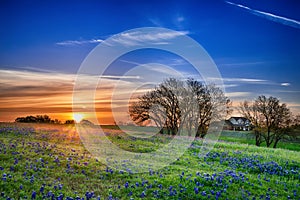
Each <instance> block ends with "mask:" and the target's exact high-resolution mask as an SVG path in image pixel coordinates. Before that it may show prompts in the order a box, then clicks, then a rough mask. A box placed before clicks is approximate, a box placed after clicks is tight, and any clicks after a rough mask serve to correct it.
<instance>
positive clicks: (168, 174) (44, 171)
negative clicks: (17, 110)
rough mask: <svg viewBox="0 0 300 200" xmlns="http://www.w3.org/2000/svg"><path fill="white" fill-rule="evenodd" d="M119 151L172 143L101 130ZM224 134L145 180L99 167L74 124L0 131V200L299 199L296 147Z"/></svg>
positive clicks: (299, 165) (113, 129)
mask: <svg viewBox="0 0 300 200" xmlns="http://www.w3.org/2000/svg"><path fill="white" fill-rule="evenodd" d="M103 128H104V130H105V132H106V133H108V134H107V137H108V138H109V139H110V140H111V141H113V142H114V143H116V144H117V145H118V146H119V147H121V148H122V149H125V150H129V151H134V152H151V151H154V150H155V149H158V148H160V147H161V146H162V145H164V144H165V143H168V142H169V141H170V140H171V139H172V138H170V137H167V136H155V137H153V138H149V139H136V138H133V137H130V136H128V135H126V134H124V133H121V132H120V131H119V130H118V129H117V128H116V127H113V126H107V127H103ZM252 140H253V139H252V138H251V135H248V134H247V133H243V132H236V133H234V132H224V133H223V134H222V136H221V137H220V141H219V142H218V143H217V144H216V145H215V147H214V149H213V150H212V151H210V152H209V153H207V154H206V155H204V156H199V153H201V152H200V147H201V145H202V140H200V139H197V140H195V141H194V142H193V143H192V145H191V146H190V148H189V149H188V150H187V151H186V152H185V153H184V155H183V156H182V157H180V158H178V159H177V160H176V161H175V162H173V163H172V164H171V165H169V166H167V167H165V168H163V169H160V170H157V171H153V170H151V169H149V171H148V172H147V173H132V172H126V171H120V170H116V169H111V168H107V167H106V166H105V165H103V164H101V163H100V162H99V161H98V160H97V159H96V158H94V157H93V156H92V155H91V154H90V153H89V152H88V151H87V150H86V149H85V148H84V146H83V145H82V143H81V140H80V139H79V136H78V134H77V132H76V129H75V127H74V125H32V124H0V176H1V180H0V193H1V194H0V198H1V199H140V198H145V199H300V153H299V150H300V148H299V144H298V143H294V144H291V143H287V142H285V143H282V144H281V146H279V147H284V148H286V149H282V148H278V149H271V148H270V149H269V148H264V147H256V146H254V145H251V144H253V142H254V141H252Z"/></svg>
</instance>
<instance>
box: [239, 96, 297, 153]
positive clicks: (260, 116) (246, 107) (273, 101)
mask: <svg viewBox="0 0 300 200" xmlns="http://www.w3.org/2000/svg"><path fill="white" fill-rule="evenodd" d="M239 110H240V112H241V114H242V115H243V116H244V117H246V118H248V119H249V120H250V121H251V123H252V124H253V125H254V130H253V133H254V135H255V141H256V145H257V146H260V144H261V143H262V142H266V146H267V147H270V146H271V145H272V143H273V147H274V148H276V147H277V144H278V142H279V141H280V140H282V139H283V138H285V137H286V136H288V135H289V134H290V123H291V112H290V110H289V108H287V106H286V104H284V103H280V101H279V99H277V98H275V97H272V96H271V97H269V98H267V97H265V96H263V95H262V96H259V97H258V98H257V99H256V100H255V101H254V102H253V103H249V102H247V101H245V102H243V103H241V104H240V107H239Z"/></svg>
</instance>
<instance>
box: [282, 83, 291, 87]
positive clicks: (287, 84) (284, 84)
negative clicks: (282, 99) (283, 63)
mask: <svg viewBox="0 0 300 200" xmlns="http://www.w3.org/2000/svg"><path fill="white" fill-rule="evenodd" d="M280 85H281V86H290V85H291V84H290V83H281V84H280Z"/></svg>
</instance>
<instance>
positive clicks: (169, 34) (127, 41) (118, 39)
mask: <svg viewBox="0 0 300 200" xmlns="http://www.w3.org/2000/svg"><path fill="white" fill-rule="evenodd" d="M187 34H189V31H161V30H159V31H158V30H157V31H151V32H148V33H147V32H146V33H145V32H142V31H135V32H129V33H121V34H119V35H116V36H114V37H113V38H112V39H111V40H110V41H109V42H107V41H105V43H106V44H107V45H110V46H114V45H124V46H135V45H141V44H144V43H152V44H168V40H171V39H174V38H176V37H179V36H183V35H187Z"/></svg>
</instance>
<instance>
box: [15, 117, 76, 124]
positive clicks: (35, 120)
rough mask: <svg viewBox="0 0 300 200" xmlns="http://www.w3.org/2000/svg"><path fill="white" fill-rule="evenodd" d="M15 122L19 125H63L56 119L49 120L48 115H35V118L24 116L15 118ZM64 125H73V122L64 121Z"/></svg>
mask: <svg viewBox="0 0 300 200" xmlns="http://www.w3.org/2000/svg"><path fill="white" fill-rule="evenodd" d="M15 122H19V123H46V124H63V122H62V121H60V120H58V119H51V118H50V117H49V116H48V115H36V116H32V115H29V116H26V117H17V118H16V119H15ZM64 124H75V121H74V120H66V121H65V122H64Z"/></svg>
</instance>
